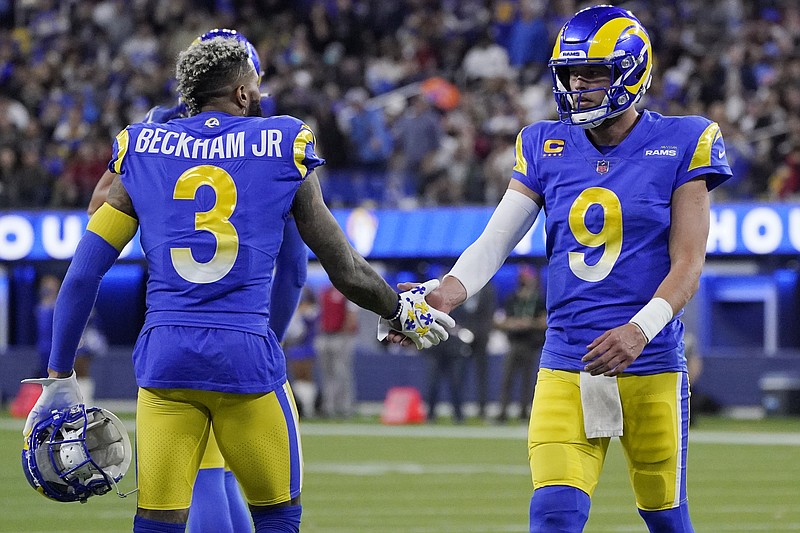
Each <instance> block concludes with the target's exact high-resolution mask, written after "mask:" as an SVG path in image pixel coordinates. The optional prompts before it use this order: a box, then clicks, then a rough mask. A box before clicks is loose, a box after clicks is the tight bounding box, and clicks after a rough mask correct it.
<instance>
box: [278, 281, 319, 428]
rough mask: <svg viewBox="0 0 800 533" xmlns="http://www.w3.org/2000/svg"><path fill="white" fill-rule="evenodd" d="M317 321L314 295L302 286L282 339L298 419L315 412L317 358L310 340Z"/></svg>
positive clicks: (317, 314)
mask: <svg viewBox="0 0 800 533" xmlns="http://www.w3.org/2000/svg"><path fill="white" fill-rule="evenodd" d="M318 321H319V306H318V305H317V298H316V296H315V295H314V291H313V290H312V289H310V288H309V287H305V288H303V292H302V296H301V297H300V303H299V304H298V305H297V310H296V311H295V313H294V315H293V316H292V320H291V321H290V322H289V327H288V329H287V330H286V337H285V338H284V352H285V353H286V362H287V364H288V365H289V368H288V372H289V382H290V383H291V384H292V392H294V397H295V399H296V400H297V411H298V413H299V414H300V418H313V417H314V415H315V414H316V413H315V411H316V404H317V393H318V387H317V383H316V379H315V377H314V366H315V362H316V357H317V354H316V351H315V349H314V339H315V338H316V334H317V329H318V327H319V326H318Z"/></svg>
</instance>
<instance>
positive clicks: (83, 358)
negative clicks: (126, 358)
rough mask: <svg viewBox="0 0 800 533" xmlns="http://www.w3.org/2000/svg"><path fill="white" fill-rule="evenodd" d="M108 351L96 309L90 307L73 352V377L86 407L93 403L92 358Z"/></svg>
mask: <svg viewBox="0 0 800 533" xmlns="http://www.w3.org/2000/svg"><path fill="white" fill-rule="evenodd" d="M107 353H108V338H107V337H106V334H105V332H104V331H103V326H102V323H101V321H100V318H99V317H98V316H97V310H96V309H92V312H91V314H90V315H89V321H88V322H87V323H86V328H84V330H83V335H81V340H80V342H79V343H78V351H77V352H76V353H75V377H76V378H77V380H78V387H80V389H81V393H83V401H84V403H85V404H86V406H87V407H89V406H93V405H94V389H95V380H94V377H92V360H93V359H95V358H97V357H104V356H105V355H106V354H107Z"/></svg>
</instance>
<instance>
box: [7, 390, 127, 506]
mask: <svg viewBox="0 0 800 533" xmlns="http://www.w3.org/2000/svg"><path fill="white" fill-rule="evenodd" d="M132 457H133V453H132V449H131V442H130V439H129V438H128V432H127V430H126V429H125V426H124V425H123V424H122V422H121V421H120V420H119V418H117V417H116V416H114V414H113V413H111V412H110V411H108V410H106V409H101V408H99V407H90V408H88V409H87V408H86V407H84V405H83V404H81V405H75V406H73V407H68V408H66V409H61V410H53V411H52V413H51V414H50V416H49V417H48V418H46V419H44V420H42V421H41V422H39V423H38V424H36V425H35V426H34V427H33V430H31V432H30V434H29V435H28V436H27V437H26V439H25V444H24V445H23V449H22V469H23V471H24V472H25V477H26V478H27V479H28V483H30V485H31V486H32V487H33V488H34V489H36V490H37V491H38V492H39V493H41V494H43V495H44V496H47V497H48V498H50V499H52V500H56V501H59V502H74V501H81V502H85V501H86V500H87V499H88V498H89V497H91V496H95V495H101V494H105V493H107V492H109V491H110V490H111V489H112V488H116V486H117V483H118V482H119V481H120V480H121V479H122V477H123V476H124V475H125V473H126V472H127V471H128V468H129V467H130V465H131V459H132ZM117 494H119V495H120V496H126V494H122V493H120V491H119V489H117Z"/></svg>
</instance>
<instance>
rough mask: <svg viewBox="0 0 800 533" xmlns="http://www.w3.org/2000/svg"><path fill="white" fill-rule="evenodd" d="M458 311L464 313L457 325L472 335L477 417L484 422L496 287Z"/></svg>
mask: <svg viewBox="0 0 800 533" xmlns="http://www.w3.org/2000/svg"><path fill="white" fill-rule="evenodd" d="M458 309H459V310H460V311H461V313H460V315H459V318H458V319H455V320H456V324H458V326H460V327H462V328H464V329H466V330H469V332H470V333H471V334H472V342H470V343H469V348H470V360H471V361H472V365H473V368H474V369H475V386H476V393H477V398H476V400H477V403H478V416H479V417H480V418H484V419H485V418H486V415H487V405H488V402H489V353H488V346H489V335H490V334H491V332H492V317H493V316H494V313H495V311H496V310H497V292H496V291H495V288H494V284H492V283H487V284H486V286H485V287H484V288H483V290H481V292H479V293H478V294H476V295H475V298H470V299H469V300H467V301H466V302H464V305H462V306H461V307H459V308H458Z"/></svg>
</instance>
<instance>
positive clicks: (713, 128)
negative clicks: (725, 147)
mask: <svg viewBox="0 0 800 533" xmlns="http://www.w3.org/2000/svg"><path fill="white" fill-rule="evenodd" d="M720 135H722V133H721V132H720V131H719V124H717V123H716V122H712V123H711V124H709V125H708V126H707V127H706V129H705V130H704V131H703V133H702V134H701V135H700V139H698V141H697V148H695V149H694V155H692V161H691V162H690V163H689V168H688V171H691V170H694V169H696V168H700V167H710V166H711V148H712V147H713V146H714V142H716V140H717V139H718V138H719V136H720Z"/></svg>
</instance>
